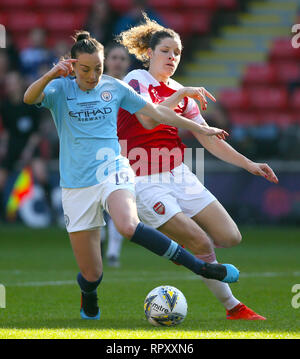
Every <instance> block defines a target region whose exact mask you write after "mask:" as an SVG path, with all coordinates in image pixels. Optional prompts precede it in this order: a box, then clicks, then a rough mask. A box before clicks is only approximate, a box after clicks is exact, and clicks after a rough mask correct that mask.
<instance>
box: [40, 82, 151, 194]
mask: <svg viewBox="0 0 300 359" xmlns="http://www.w3.org/2000/svg"><path fill="white" fill-rule="evenodd" d="M44 93H45V98H44V100H43V101H42V103H41V104H39V105H38V106H40V107H46V108H48V109H49V110H50V111H51V114H52V117H53V120H54V122H55V125H56V128H57V132H58V137H59V144H60V151H59V170H60V185H61V186H62V187H65V188H80V187H88V186H93V185H95V184H98V183H101V182H103V180H104V179H105V178H107V176H108V175H109V174H111V173H112V172H114V171H117V170H120V169H122V168H124V167H127V166H128V160H127V159H126V158H124V157H123V156H121V149H120V145H119V141H118V136H117V115H118V110H119V108H120V107H122V108H123V109H125V110H126V111H128V112H130V113H131V114H133V113H135V112H137V111H138V110H140V109H141V108H143V107H144V106H145V105H146V101H145V100H144V99H143V98H142V97H141V96H139V95H138V94H137V93H136V92H135V91H134V90H133V89H132V88H131V87H130V86H129V85H127V84H125V83H124V82H122V81H119V80H117V79H115V78H113V77H110V76H107V75H103V76H102V78H101V80H100V82H99V83H98V85H97V86H96V87H95V88H94V89H92V90H89V91H82V90H81V89H80V88H79V87H78V85H77V82H76V80H75V79H74V78H73V79H72V78H69V77H67V78H63V77H61V78H58V79H55V80H52V81H51V82H50V83H49V84H48V85H47V86H46V87H45V89H44Z"/></svg>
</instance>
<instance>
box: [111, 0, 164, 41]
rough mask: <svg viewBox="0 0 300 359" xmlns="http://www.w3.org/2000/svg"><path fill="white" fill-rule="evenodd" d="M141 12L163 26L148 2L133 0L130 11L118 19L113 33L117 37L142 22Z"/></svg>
mask: <svg viewBox="0 0 300 359" xmlns="http://www.w3.org/2000/svg"><path fill="white" fill-rule="evenodd" d="M142 12H145V13H147V15H148V17H149V18H150V19H151V20H155V21H156V22H158V23H159V24H161V25H163V26H165V24H164V22H163V21H162V19H161V18H160V16H159V15H158V14H157V13H156V11H155V10H153V9H152V8H151V6H150V5H149V4H148V0H133V1H132V7H131V8H130V10H129V11H128V12H127V13H125V14H124V15H123V16H121V17H120V19H119V20H118V22H117V24H116V26H115V31H114V33H115V34H116V35H119V34H120V33H121V32H122V31H124V30H128V29H129V28H130V27H133V26H135V25H137V24H139V23H140V22H142V21H143V15H142Z"/></svg>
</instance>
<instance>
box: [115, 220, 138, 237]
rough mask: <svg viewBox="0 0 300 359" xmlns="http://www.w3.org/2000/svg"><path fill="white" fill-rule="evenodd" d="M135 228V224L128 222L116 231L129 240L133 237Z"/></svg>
mask: <svg viewBox="0 0 300 359" xmlns="http://www.w3.org/2000/svg"><path fill="white" fill-rule="evenodd" d="M136 227H137V225H136V224H135V223H132V222H129V223H124V224H123V225H121V226H120V228H119V229H118V230H119V232H120V234H121V235H122V236H123V237H125V238H127V239H130V238H131V237H132V236H133V235H134V232H135V230H136Z"/></svg>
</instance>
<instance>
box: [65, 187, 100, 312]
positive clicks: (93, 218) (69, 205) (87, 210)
mask: <svg viewBox="0 0 300 359" xmlns="http://www.w3.org/2000/svg"><path fill="white" fill-rule="evenodd" d="M100 192H101V185H96V186H92V187H85V188H63V189H62V204H63V210H64V216H65V221H66V228H67V231H68V232H69V237H70V241H71V245H72V249H73V252H74V255H75V258H76V261H77V264H78V267H79V269H80V272H79V274H78V275H77V281H78V284H79V287H80V290H81V309H80V315H81V318H83V319H99V317H100V310H99V308H98V299H97V288H98V286H99V285H100V283H101V280H102V276H103V272H102V257H101V246H100V240H101V238H100V227H101V226H102V225H104V223H105V222H104V219H103V213H102V210H101V205H100V199H99V197H100Z"/></svg>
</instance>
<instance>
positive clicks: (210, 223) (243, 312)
mask: <svg viewBox="0 0 300 359" xmlns="http://www.w3.org/2000/svg"><path fill="white" fill-rule="evenodd" d="M193 219H194V220H195V221H196V222H197V223H198V224H199V226H201V227H202V228H203V229H204V230H205V231H206V232H207V234H208V235H209V237H210V238H211V239H212V240H213V242H214V244H215V245H216V246H220V247H231V246H233V245H237V244H239V243H240V241H241V234H240V232H239V230H238V228H237V225H236V224H235V223H234V221H233V220H232V218H231V217H230V215H229V214H228V213H227V211H226V210H225V209H224V207H223V206H222V205H221V204H220V202H218V201H213V202H211V203H210V204H209V205H208V206H206V207H205V208H204V209H203V210H201V211H200V212H199V213H197V214H196V215H195V216H193ZM212 219H213V220H212ZM204 282H205V283H206V285H207V286H208V287H209V288H210V289H211V291H212V292H213V293H214V294H215V295H216V297H217V298H220V301H221V302H222V298H224V302H223V303H224V306H225V308H226V312H227V319H231V320H239V319H242V320H265V319H266V318H265V317H263V316H261V315H259V314H257V313H255V312H254V311H253V310H252V309H250V308H248V307H247V306H245V305H244V304H243V303H240V302H239V303H236V301H237V300H236V299H235V298H234V297H233V295H232V293H231V290H230V288H229V286H227V288H226V284H225V285H223V284H224V283H218V282H216V281H214V280H207V279H204ZM220 284H221V285H220ZM230 294H231V296H230ZM234 304H235V305H234Z"/></svg>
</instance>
